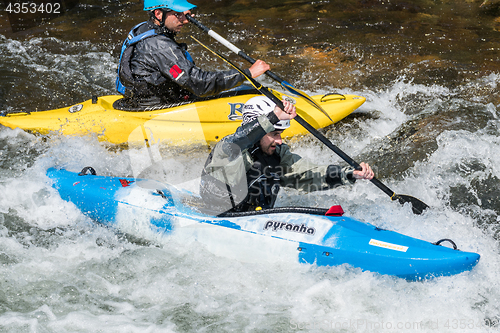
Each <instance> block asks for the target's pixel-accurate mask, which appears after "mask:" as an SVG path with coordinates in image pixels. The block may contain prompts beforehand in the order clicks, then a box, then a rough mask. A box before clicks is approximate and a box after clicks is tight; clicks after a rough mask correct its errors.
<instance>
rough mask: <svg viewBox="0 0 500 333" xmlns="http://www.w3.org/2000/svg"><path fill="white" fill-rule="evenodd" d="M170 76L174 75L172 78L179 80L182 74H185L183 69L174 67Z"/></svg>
mask: <svg viewBox="0 0 500 333" xmlns="http://www.w3.org/2000/svg"><path fill="white" fill-rule="evenodd" d="M170 74H172V76H173V77H174V79H176V80H177V79H178V78H179V77H181V76H182V74H184V72H183V71H182V69H180V68H179V66H177V65H173V66H172V67H171V68H170Z"/></svg>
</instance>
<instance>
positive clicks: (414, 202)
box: [191, 36, 429, 214]
mask: <svg viewBox="0 0 500 333" xmlns="http://www.w3.org/2000/svg"><path fill="white" fill-rule="evenodd" d="M191 38H193V39H194V40H195V41H196V42H197V43H198V44H200V45H201V46H203V47H204V48H206V49H207V50H209V51H210V52H212V53H213V54H215V55H216V56H218V57H219V58H221V59H222V60H224V61H225V62H227V63H228V64H230V65H231V66H232V67H234V68H235V69H236V70H237V71H238V72H240V73H241V74H243V75H244V76H245V78H246V79H247V80H248V81H250V82H251V83H252V85H253V86H254V87H255V89H257V90H258V91H260V92H261V93H262V94H263V95H264V96H266V97H268V98H269V99H271V100H272V101H273V102H274V103H276V105H278V106H279V107H280V108H281V109H284V106H283V103H282V102H281V100H280V99H279V98H278V97H277V96H276V95H274V94H273V93H272V91H271V90H269V89H268V88H266V87H264V86H263V85H261V84H260V83H259V82H257V81H255V80H254V79H253V78H251V77H249V76H248V75H247V74H245V72H244V71H243V70H241V69H240V68H239V67H237V66H236V65H234V64H233V63H232V62H231V61H229V60H228V59H226V58H225V57H224V56H223V55H221V54H219V53H218V52H216V51H214V50H212V49H210V48H209V47H208V46H206V45H204V44H203V43H201V42H200V41H199V40H197V39H196V38H194V37H193V36H191ZM294 119H295V120H296V121H297V122H298V123H299V124H300V125H302V126H303V127H304V128H305V129H306V130H308V131H309V132H310V133H311V134H312V135H314V136H315V137H316V138H317V139H319V140H320V141H321V142H322V143H324V144H325V145H326V146H327V147H328V148H330V149H331V150H333V151H334V152H335V153H336V154H337V155H339V156H340V157H341V158H342V159H343V160H344V161H346V162H347V163H349V165H351V166H352V167H353V168H355V169H358V170H359V169H361V167H360V165H359V164H358V163H357V162H356V161H354V160H353V159H352V158H350V157H349V156H348V155H347V154H346V153H344V152H343V151H342V150H341V149H340V148H339V147H337V146H335V145H334V144H333V143H332V142H331V141H330V140H328V139H327V138H326V137H325V136H324V135H323V134H321V133H320V132H318V131H317V130H316V129H315V128H314V127H313V126H311V125H310V124H309V123H308V122H307V121H306V120H304V119H303V118H302V117H301V116H299V115H297V116H296V117H295V118H294ZM370 181H371V182H372V183H373V184H374V185H375V186H377V187H378V188H380V189H381V190H382V191H384V193H386V194H387V195H388V196H389V197H390V198H391V200H393V201H394V200H397V201H399V203H401V204H405V203H410V204H411V208H412V211H413V213H414V214H422V212H423V211H424V210H426V209H427V208H429V206H427V205H426V204H425V203H424V202H422V201H421V200H419V199H417V198H415V197H412V196H409V195H405V194H396V193H394V191H392V190H391V189H390V188H388V187H387V186H385V185H384V184H383V183H382V182H381V181H380V180H378V179H377V178H375V177H373V178H372V179H371V180H370Z"/></svg>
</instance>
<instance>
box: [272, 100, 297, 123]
mask: <svg viewBox="0 0 500 333" xmlns="http://www.w3.org/2000/svg"><path fill="white" fill-rule="evenodd" d="M281 102H282V103H283V106H284V107H285V110H281V109H280V108H279V107H278V106H277V105H276V107H275V108H274V113H275V114H276V116H277V117H278V119H279V120H292V119H293V118H295V117H296V116H297V111H296V110H295V105H293V104H292V103H290V102H289V101H285V100H282V101H281Z"/></svg>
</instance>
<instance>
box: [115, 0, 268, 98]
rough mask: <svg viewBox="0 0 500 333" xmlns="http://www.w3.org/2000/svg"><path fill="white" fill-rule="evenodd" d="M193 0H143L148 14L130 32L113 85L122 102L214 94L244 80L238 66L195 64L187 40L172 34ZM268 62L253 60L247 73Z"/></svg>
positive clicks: (260, 69) (258, 72)
mask: <svg viewBox="0 0 500 333" xmlns="http://www.w3.org/2000/svg"><path fill="white" fill-rule="evenodd" d="M195 7H196V6H195V5H193V4H191V3H189V2H187V1H186V0H144V10H145V11H147V12H148V13H149V15H150V19H149V20H148V21H146V22H143V23H141V24H138V25H137V26H135V27H134V28H133V29H132V30H131V31H130V33H129V35H128V38H127V39H126V40H125V42H124V45H123V47H122V52H121V55H120V62H119V70H118V71H119V73H118V77H117V84H116V86H117V87H116V88H117V90H118V91H119V92H120V93H122V94H123V95H124V97H125V101H124V103H125V104H128V105H130V106H132V107H138V108H141V107H143V108H151V107H153V108H159V107H161V106H162V105H164V106H165V105H169V104H172V103H178V102H185V101H192V100H196V99H198V98H199V97H205V96H210V95H216V94H218V93H220V92H222V91H224V90H228V89H231V88H234V87H236V86H238V85H240V84H241V83H243V82H244V81H245V77H244V76H243V75H242V74H241V73H239V72H238V71H237V70H234V69H231V70H226V71H204V70H202V69H200V68H199V67H197V66H196V65H195V64H194V61H193V59H192V58H191V56H190V55H189V53H188V52H187V46H186V44H180V43H177V42H176V41H175V36H176V34H177V33H179V32H180V31H181V30H182V28H183V26H184V25H185V24H187V23H188V22H189V21H188V19H187V18H186V15H190V14H191V10H192V9H193V8H195ZM269 69H270V67H269V65H268V64H267V63H265V62H264V61H262V60H257V61H256V62H255V63H254V64H253V65H252V66H251V67H250V68H249V69H247V70H246V72H247V74H248V75H249V76H251V77H253V78H255V77H258V76H260V75H261V74H263V73H264V72H266V71H267V70H269Z"/></svg>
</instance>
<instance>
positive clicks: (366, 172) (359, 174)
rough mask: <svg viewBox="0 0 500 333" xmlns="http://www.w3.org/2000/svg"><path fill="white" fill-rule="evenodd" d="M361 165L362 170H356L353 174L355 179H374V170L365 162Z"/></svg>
mask: <svg viewBox="0 0 500 333" xmlns="http://www.w3.org/2000/svg"><path fill="white" fill-rule="evenodd" d="M359 165H360V166H361V170H354V171H353V172H352V175H353V177H354V178H356V179H368V180H370V179H372V178H373V176H374V173H373V170H372V168H370V166H369V165H368V164H367V163H365V162H361V163H360V164H359Z"/></svg>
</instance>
